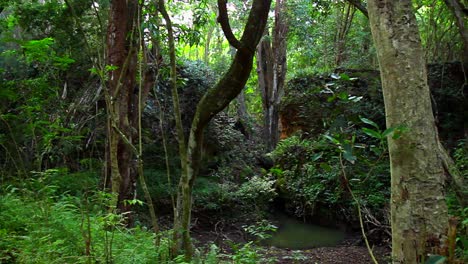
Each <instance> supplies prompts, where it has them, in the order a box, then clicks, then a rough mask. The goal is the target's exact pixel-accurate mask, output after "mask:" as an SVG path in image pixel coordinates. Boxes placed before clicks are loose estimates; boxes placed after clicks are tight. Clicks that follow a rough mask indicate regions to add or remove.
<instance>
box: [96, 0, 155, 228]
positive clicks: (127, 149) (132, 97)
mask: <svg viewBox="0 0 468 264" xmlns="http://www.w3.org/2000/svg"><path fill="white" fill-rule="evenodd" d="M140 8H141V7H140V6H139V4H138V0H112V1H111V7H110V13H109V23H108V28H107V44H106V45H107V50H106V52H107V54H106V55H107V58H106V69H105V71H107V72H106V74H107V84H106V85H107V87H106V90H105V99H106V108H107V118H108V130H107V131H108V132H107V133H108V135H107V143H108V144H107V148H106V151H107V155H106V156H107V166H108V172H109V173H110V179H107V180H108V181H109V180H110V183H111V191H112V193H113V194H115V195H116V200H115V202H114V205H115V206H116V208H117V209H118V211H119V212H121V213H124V212H129V211H130V209H131V208H130V206H131V205H130V204H129V203H125V200H132V199H134V198H135V195H136V193H135V191H136V182H137V176H138V171H137V162H135V159H136V157H135V155H136V154H137V151H136V147H135V146H137V143H138V140H137V139H138V129H139V125H138V124H139V111H141V110H142V108H143V105H144V103H145V101H146V98H147V95H148V93H149V90H150V88H151V86H152V85H153V83H154V78H153V74H152V73H151V72H150V71H149V70H148V69H146V68H144V72H142V73H141V74H142V76H141V78H143V83H142V84H139V83H138V82H137V74H138V71H137V69H138V63H139V61H138V52H142V54H143V56H142V57H143V58H140V59H142V60H144V58H145V54H146V52H145V51H142V48H141V47H140V42H139V41H140V36H139V35H140V34H139V32H138V23H139V21H140V19H139V16H140V14H141V12H140V11H141V10H139V9H140ZM141 46H143V45H141ZM140 63H143V62H140ZM139 87H140V88H139ZM139 89H142V91H140V90H139ZM138 158H141V157H138ZM128 223H131V217H129V221H128Z"/></svg>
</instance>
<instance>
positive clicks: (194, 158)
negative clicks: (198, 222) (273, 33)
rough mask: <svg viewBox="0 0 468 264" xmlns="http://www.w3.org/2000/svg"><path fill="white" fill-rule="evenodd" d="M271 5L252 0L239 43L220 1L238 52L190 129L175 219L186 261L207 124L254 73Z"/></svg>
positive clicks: (228, 35)
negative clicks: (253, 68)
mask: <svg viewBox="0 0 468 264" xmlns="http://www.w3.org/2000/svg"><path fill="white" fill-rule="evenodd" d="M270 4H271V0H254V1H253V3H252V8H251V9H250V13H249V17H248V20H247V23H246V26H245V28H244V33H243V35H242V38H241V39H240V40H237V39H236V38H235V37H234V35H233V34H232V32H231V29H230V26H229V22H228V17H227V9H226V2H225V0H218V6H219V9H220V15H219V17H218V21H219V22H220V24H221V27H222V28H223V31H224V33H225V35H226V38H227V39H228V41H229V43H230V44H231V45H232V46H233V47H235V48H236V49H237V52H236V54H235V56H234V59H233V61H232V63H231V66H230V68H229V70H228V71H227V72H226V73H225V74H224V76H223V77H222V78H221V79H220V80H219V81H218V83H217V84H216V85H215V86H214V87H213V88H211V89H209V90H208V91H207V92H206V93H205V95H204V96H203V97H202V99H201V100H200V102H199V103H198V105H197V109H196V112H195V115H194V117H193V121H192V125H191V128H190V135H189V139H188V144H187V156H186V157H187V166H186V170H185V171H183V172H182V175H181V178H180V181H179V186H178V191H177V206H176V207H177V208H176V215H175V219H174V232H176V236H175V238H176V240H179V239H181V240H182V247H183V249H184V251H185V255H186V258H187V259H190V258H191V256H192V254H193V248H192V244H191V240H190V219H191V209H192V188H193V184H194V182H195V179H196V177H197V174H198V169H199V162H200V155H201V147H202V141H203V130H204V128H205V127H206V125H207V124H208V122H209V121H210V120H211V119H212V118H213V117H214V116H215V115H216V114H217V113H219V112H220V111H222V110H223V109H224V108H225V107H226V106H227V105H228V104H229V103H230V102H231V101H232V100H234V99H235V98H236V96H237V95H238V94H239V93H240V91H241V90H242V89H243V88H244V85H245V83H246V82H247V79H248V78H249V75H250V71H251V70H252V63H253V57H254V55H255V48H256V46H257V44H258V42H259V40H260V38H261V36H262V34H263V32H264V29H265V25H266V22H267V18H268V12H269V9H270ZM175 242H176V243H177V242H178V241H175ZM177 244H178V243H177Z"/></svg>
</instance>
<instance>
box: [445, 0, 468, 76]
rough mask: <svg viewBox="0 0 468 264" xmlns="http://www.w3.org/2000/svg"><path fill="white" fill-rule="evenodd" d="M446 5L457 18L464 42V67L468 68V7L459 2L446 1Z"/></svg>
mask: <svg viewBox="0 0 468 264" xmlns="http://www.w3.org/2000/svg"><path fill="white" fill-rule="evenodd" d="M444 1H445V4H446V5H447V6H448V7H449V9H450V11H452V13H453V15H454V16H455V22H456V24H457V27H458V31H459V32H460V36H461V38H462V40H463V57H462V60H463V63H464V67H467V66H468V25H467V21H468V19H467V17H468V9H467V7H466V6H465V5H464V4H463V3H462V2H461V1H459V0H444Z"/></svg>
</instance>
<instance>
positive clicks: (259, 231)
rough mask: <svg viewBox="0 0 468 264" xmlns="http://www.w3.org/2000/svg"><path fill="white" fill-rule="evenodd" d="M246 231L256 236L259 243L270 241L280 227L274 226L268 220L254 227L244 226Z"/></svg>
mask: <svg viewBox="0 0 468 264" xmlns="http://www.w3.org/2000/svg"><path fill="white" fill-rule="evenodd" d="M244 230H245V231H246V232H247V233H248V234H250V235H252V236H254V237H255V238H256V239H257V242H261V241H263V240H266V239H269V238H271V237H272V236H273V233H274V232H276V230H278V227H277V226H275V225H274V224H272V223H271V222H270V221H268V220H265V219H264V220H261V221H258V222H257V223H255V224H254V225H249V226H244Z"/></svg>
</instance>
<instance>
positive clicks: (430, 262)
mask: <svg viewBox="0 0 468 264" xmlns="http://www.w3.org/2000/svg"><path fill="white" fill-rule="evenodd" d="M445 260H446V258H445V257H444V256H440V255H431V256H429V258H428V259H427V260H426V262H425V264H443V263H445Z"/></svg>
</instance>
